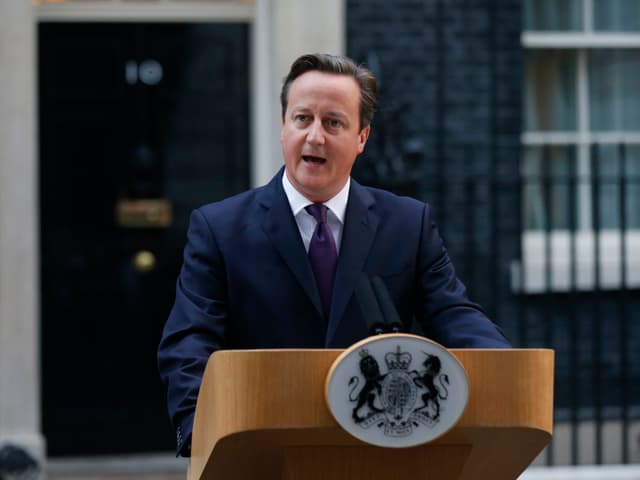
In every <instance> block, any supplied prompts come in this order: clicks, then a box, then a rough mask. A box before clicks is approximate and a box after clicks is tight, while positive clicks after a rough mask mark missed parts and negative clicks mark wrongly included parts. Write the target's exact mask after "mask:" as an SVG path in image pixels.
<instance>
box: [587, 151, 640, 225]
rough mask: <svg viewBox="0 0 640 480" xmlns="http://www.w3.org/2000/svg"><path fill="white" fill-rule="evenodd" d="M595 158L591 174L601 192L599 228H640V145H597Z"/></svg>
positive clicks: (594, 152) (593, 153) (593, 152)
mask: <svg viewBox="0 0 640 480" xmlns="http://www.w3.org/2000/svg"><path fill="white" fill-rule="evenodd" d="M592 155H593V158H594V160H593V167H592V168H593V170H594V171H592V172H591V173H592V175H595V177H596V178H597V181H598V183H597V186H598V190H599V195H598V197H599V198H598V208H599V212H598V214H599V219H598V220H599V228H601V229H619V228H623V227H624V228H625V229H627V230H628V229H637V228H640V146H639V145H624V144H606V145H602V144H601V145H594V146H593V147H592ZM623 207H624V209H623ZM594 220H595V219H594ZM594 224H595V222H594Z"/></svg>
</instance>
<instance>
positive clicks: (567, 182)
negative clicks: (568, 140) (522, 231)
mask: <svg viewBox="0 0 640 480" xmlns="http://www.w3.org/2000/svg"><path fill="white" fill-rule="evenodd" d="M575 158H576V148H575V146H572V145H570V146H567V145H545V146H529V147H527V148H526V150H525V152H524V159H523V162H522V177H523V183H524V222H525V228H526V229H527V230H545V229H575V228H577V214H576V212H577V211H578V210H577V208H578V207H577V201H578V195H577V191H578V186H577V180H576V174H575ZM572 197H573V198H572ZM572 212H573V213H574V216H573V218H572V216H571V213H572Z"/></svg>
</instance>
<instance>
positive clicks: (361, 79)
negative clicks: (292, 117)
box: [280, 53, 378, 130]
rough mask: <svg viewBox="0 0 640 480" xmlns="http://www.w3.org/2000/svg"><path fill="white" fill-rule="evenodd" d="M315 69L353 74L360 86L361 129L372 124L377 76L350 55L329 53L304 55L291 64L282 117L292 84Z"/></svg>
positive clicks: (284, 88) (283, 93)
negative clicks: (358, 63)
mask: <svg viewBox="0 0 640 480" xmlns="http://www.w3.org/2000/svg"><path fill="white" fill-rule="evenodd" d="M313 70H317V71H319V72H326V73H337V74H340V75H350V76H352V77H353V78H354V79H355V81H356V82H357V83H358V86H359V87H360V129H361V130H362V129H363V128H364V127H366V126H367V125H370V124H371V120H372V119H373V113H374V112H375V109H376V104H377V102H378V81H377V80H376V76H375V75H374V74H373V72H371V71H370V70H369V69H367V68H365V67H363V66H362V65H357V64H356V63H355V62H354V61H353V60H351V59H350V58H348V57H343V56H339V55H329V54H328V53H312V54H308V55H302V56H301V57H298V58H297V59H296V60H295V61H294V62H293V64H291V69H290V70H289V74H288V75H287V76H286V77H285V79H284V83H283V85H282V91H281V92H280V103H281V104H282V118H284V115H285V113H286V111H287V101H288V99H289V89H290V88H291V84H292V83H293V81H294V80H295V79H296V78H298V77H299V76H300V75H302V74H303V73H306V72H310V71H313Z"/></svg>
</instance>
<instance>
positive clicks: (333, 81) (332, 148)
mask: <svg viewBox="0 0 640 480" xmlns="http://www.w3.org/2000/svg"><path fill="white" fill-rule="evenodd" d="M370 130H371V128H370V127H369V126H367V127H365V128H363V129H362V130H360V87H359V86H358V83H357V82H356V80H355V79H354V78H353V77H351V76H348V75H339V74H333V73H325V72H319V71H315V70H312V71H309V72H306V73H304V74H302V75H300V76H299V77H298V78H296V79H295V80H294V81H293V82H292V84H291V86H290V89H289V96H288V101H287V110H286V112H285V114H284V118H283V119H282V129H281V133H280V142H281V143H282V152H283V154H284V162H285V166H286V174H287V177H288V179H289V181H290V182H291V184H292V185H293V186H294V187H295V188H296V190H298V191H299V192H300V193H302V194H303V195H304V196H305V197H307V198H308V199H309V200H311V201H312V202H324V201H327V200H329V199H330V198H331V197H333V196H334V195H336V194H337V193H338V192H339V191H340V190H341V189H342V187H344V185H345V183H346V181H347V178H348V177H349V175H350V173H351V167H353V163H354V162H355V160H356V157H357V156H358V154H360V153H362V151H363V150H364V145H365V143H366V141H367V138H368V137H369V131H370Z"/></svg>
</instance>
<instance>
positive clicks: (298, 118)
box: [295, 115, 309, 122]
mask: <svg viewBox="0 0 640 480" xmlns="http://www.w3.org/2000/svg"><path fill="white" fill-rule="evenodd" d="M295 120H296V121H297V122H306V121H308V120H309V115H296V117H295Z"/></svg>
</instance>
